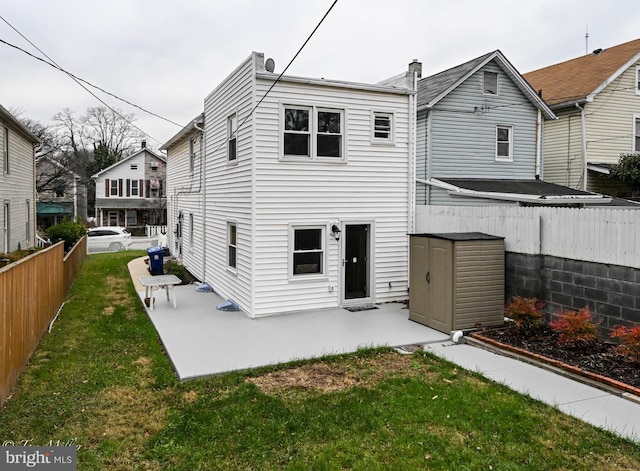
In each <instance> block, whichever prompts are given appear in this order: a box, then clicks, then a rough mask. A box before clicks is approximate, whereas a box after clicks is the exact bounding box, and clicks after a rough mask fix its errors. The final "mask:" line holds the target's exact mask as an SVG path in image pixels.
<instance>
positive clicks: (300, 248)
mask: <svg viewBox="0 0 640 471" xmlns="http://www.w3.org/2000/svg"><path fill="white" fill-rule="evenodd" d="M292 252H293V253H292V262H293V263H292V274H293V276H294V277H298V276H301V277H304V276H309V275H322V274H323V273H324V227H309V226H307V227H294V228H293V250H292Z"/></svg>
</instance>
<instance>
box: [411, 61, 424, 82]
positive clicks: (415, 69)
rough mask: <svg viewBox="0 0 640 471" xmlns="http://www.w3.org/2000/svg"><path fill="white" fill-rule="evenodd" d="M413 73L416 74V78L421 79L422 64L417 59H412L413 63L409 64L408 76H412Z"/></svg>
mask: <svg viewBox="0 0 640 471" xmlns="http://www.w3.org/2000/svg"><path fill="white" fill-rule="evenodd" d="M414 73H417V74H418V78H419V79H420V78H422V62H418V59H413V62H411V63H410V64H409V74H410V75H411V76H413V74H414Z"/></svg>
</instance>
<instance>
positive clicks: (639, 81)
mask: <svg viewBox="0 0 640 471" xmlns="http://www.w3.org/2000/svg"><path fill="white" fill-rule="evenodd" d="M636 95H640V65H639V66H637V67H636Z"/></svg>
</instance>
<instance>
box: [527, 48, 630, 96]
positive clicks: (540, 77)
mask: <svg viewBox="0 0 640 471" xmlns="http://www.w3.org/2000/svg"><path fill="white" fill-rule="evenodd" d="M634 58H635V60H638V59H640V39H635V40H633V41H629V42H626V43H624V44H620V45H618V46H614V47H610V48H608V49H604V50H602V52H599V53H597V54H596V53H595V52H594V53H592V54H588V55H586V56H581V57H577V58H575V59H571V60H568V61H566V62H561V63H559V64H555V65H550V66H548V67H544V68H542V69H538V70H534V71H532V72H529V73H526V74H524V78H525V79H526V80H527V81H528V82H529V83H530V84H531V86H532V87H533V88H534V89H535V90H542V98H543V99H544V100H545V101H546V102H547V103H548V104H549V106H551V107H552V108H559V107H561V105H562V104H573V103H576V102H580V101H583V100H585V99H586V98H587V97H588V96H589V95H591V94H592V93H594V92H597V91H599V88H600V87H601V86H602V85H604V84H605V83H606V82H607V81H608V80H610V79H611V78H615V76H616V75H618V74H620V73H621V72H623V71H624V70H626V68H627V67H628V66H630V65H631V64H632V63H633V62H635V60H634ZM554 105H557V106H554Z"/></svg>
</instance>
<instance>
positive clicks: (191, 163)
mask: <svg viewBox="0 0 640 471" xmlns="http://www.w3.org/2000/svg"><path fill="white" fill-rule="evenodd" d="M194 147H195V139H194V138H193V137H192V138H190V139H189V173H193V169H194V167H195V161H196V153H195V151H194Z"/></svg>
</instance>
